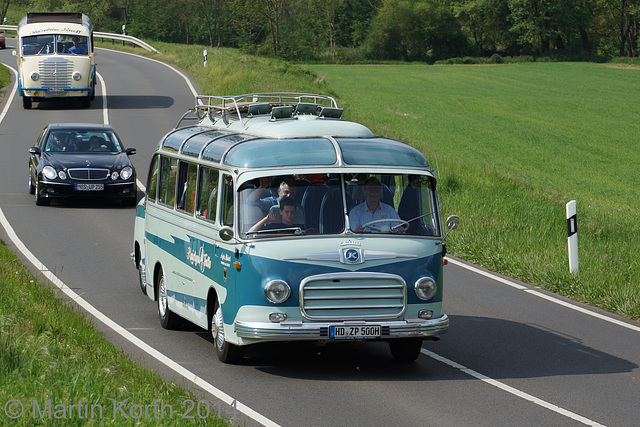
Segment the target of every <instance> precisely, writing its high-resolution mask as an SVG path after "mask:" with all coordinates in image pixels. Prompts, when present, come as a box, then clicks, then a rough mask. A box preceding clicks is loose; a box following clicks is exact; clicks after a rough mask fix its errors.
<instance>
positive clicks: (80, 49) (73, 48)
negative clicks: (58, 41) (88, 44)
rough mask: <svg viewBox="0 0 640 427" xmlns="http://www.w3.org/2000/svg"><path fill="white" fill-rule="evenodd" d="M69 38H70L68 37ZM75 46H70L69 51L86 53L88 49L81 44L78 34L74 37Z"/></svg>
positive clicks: (76, 53)
mask: <svg viewBox="0 0 640 427" xmlns="http://www.w3.org/2000/svg"><path fill="white" fill-rule="evenodd" d="M67 40H68V39H67ZM72 41H73V46H71V47H70V48H69V53H71V54H74V55H86V54H87V51H86V50H85V48H83V47H82V46H80V39H79V38H78V37H77V36H76V37H74V38H73V40H72Z"/></svg>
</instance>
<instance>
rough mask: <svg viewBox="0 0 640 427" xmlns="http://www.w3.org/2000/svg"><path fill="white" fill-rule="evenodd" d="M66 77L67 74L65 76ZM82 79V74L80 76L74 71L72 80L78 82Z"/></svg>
mask: <svg viewBox="0 0 640 427" xmlns="http://www.w3.org/2000/svg"><path fill="white" fill-rule="evenodd" d="M67 75H68V74H67ZM81 78H82V74H80V72H79V71H76V72H75V73H73V80H75V81H78V80H80V79H81Z"/></svg>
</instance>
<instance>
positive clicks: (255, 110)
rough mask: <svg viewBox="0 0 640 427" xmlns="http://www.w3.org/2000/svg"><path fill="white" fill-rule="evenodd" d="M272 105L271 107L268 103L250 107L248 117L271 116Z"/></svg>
mask: <svg viewBox="0 0 640 427" xmlns="http://www.w3.org/2000/svg"><path fill="white" fill-rule="evenodd" d="M270 106H271V105H269V103H268V102H265V103H261V104H251V105H249V109H248V111H247V115H248V116H249V117H251V116H257V115H261V114H269V107H270Z"/></svg>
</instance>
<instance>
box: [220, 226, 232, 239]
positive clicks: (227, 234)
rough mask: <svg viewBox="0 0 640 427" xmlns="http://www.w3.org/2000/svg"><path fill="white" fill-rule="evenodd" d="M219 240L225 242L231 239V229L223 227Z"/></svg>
mask: <svg viewBox="0 0 640 427" xmlns="http://www.w3.org/2000/svg"><path fill="white" fill-rule="evenodd" d="M220 238H221V239H222V240H224V241H225V242H228V241H229V240H231V239H233V229H232V228H231V227H229V226H226V225H225V226H224V227H222V228H221V229H220Z"/></svg>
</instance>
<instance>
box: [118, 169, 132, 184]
mask: <svg viewBox="0 0 640 427" xmlns="http://www.w3.org/2000/svg"><path fill="white" fill-rule="evenodd" d="M132 176H133V169H131V166H125V167H124V168H122V170H121V171H120V178H122V179H124V180H125V181H126V180H128V179H129V178H131V177H132Z"/></svg>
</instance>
